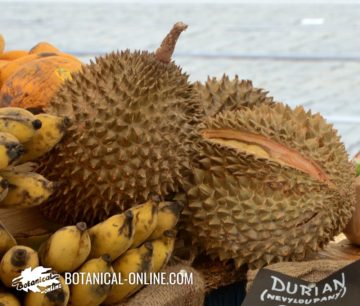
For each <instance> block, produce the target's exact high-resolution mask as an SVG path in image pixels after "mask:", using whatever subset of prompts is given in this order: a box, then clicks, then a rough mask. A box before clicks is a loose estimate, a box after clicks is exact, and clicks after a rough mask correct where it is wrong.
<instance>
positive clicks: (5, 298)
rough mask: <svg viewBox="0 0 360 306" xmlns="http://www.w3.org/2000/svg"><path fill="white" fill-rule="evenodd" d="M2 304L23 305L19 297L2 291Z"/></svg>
mask: <svg viewBox="0 0 360 306" xmlns="http://www.w3.org/2000/svg"><path fill="white" fill-rule="evenodd" d="M0 305H1V306H21V303H20V301H19V300H18V298H17V297H16V296H15V295H14V294H12V293H9V292H1V293H0Z"/></svg>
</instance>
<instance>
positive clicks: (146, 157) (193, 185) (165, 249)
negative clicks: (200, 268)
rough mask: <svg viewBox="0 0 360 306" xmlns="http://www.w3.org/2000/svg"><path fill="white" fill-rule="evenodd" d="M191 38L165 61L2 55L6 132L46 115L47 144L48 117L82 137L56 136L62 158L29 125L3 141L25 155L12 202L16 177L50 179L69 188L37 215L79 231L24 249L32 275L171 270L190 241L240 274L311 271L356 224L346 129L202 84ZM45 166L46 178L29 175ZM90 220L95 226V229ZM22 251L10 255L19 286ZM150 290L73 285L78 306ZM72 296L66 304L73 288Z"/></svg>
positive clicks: (43, 47) (226, 84)
mask: <svg viewBox="0 0 360 306" xmlns="http://www.w3.org/2000/svg"><path fill="white" fill-rule="evenodd" d="M186 28H187V26H186V25H185V24H183V23H181V22H179V23H176V24H175V25H174V27H173V28H172V29H171V31H170V32H169V34H168V35H167V36H166V37H165V39H164V40H163V42H162V43H161V46H160V47H159V48H158V49H157V50H156V51H155V52H148V51H134V52H131V51H130V50H124V51H118V52H113V53H110V54H107V55H105V56H103V57H99V58H96V61H95V62H91V63H90V64H88V65H82V64H81V62H80V61H79V60H77V59H74V58H73V56H71V55H69V54H65V53H63V52H61V51H59V50H58V49H57V48H55V47H54V46H52V45H50V44H48V43H40V44H39V45H37V46H35V47H34V48H32V49H31V50H30V51H29V52H27V51H8V52H4V53H2V54H0V86H1V88H0V106H2V107H5V108H3V109H0V120H1V112H10V113H11V112H12V110H13V111H14V112H15V111H16V112H17V113H19V114H20V113H21V114H23V113H25V112H27V113H29V112H28V111H29V110H30V111H32V112H33V113H38V115H32V116H34V117H35V119H36V120H40V121H41V122H42V127H41V128H38V130H36V128H37V126H39V124H37V123H34V121H31V122H32V123H33V124H32V128H33V130H36V131H35V133H34V135H36V134H37V133H41V131H42V129H43V128H44V127H45V125H46V124H45V123H46V120H45V118H44V117H46V118H47V116H53V117H51V118H54V119H52V120H59V121H61V122H62V124H61V125H62V126H66V125H68V127H67V129H66V133H65V135H64V137H62V136H63V134H64V131H65V129H63V128H61V129H57V130H56V129H55V128H54V125H52V126H51V127H50V125H49V127H48V128H46V127H45V129H46V130H49V131H51V133H50V134H49V133H46V134H45V135H44V136H43V138H44V139H45V138H49V139H52V140H54V141H52V142H51V143H52V145H51V148H50V146H45V145H44V143H45V142H48V141H43V142H42V143H43V146H44V147H46V150H45V148H42V149H37V150H36V152H34V151H31V148H34V147H38V146H39V147H41V145H35V143H37V141H36V140H35V138H34V137H35V136H34V137H33V138H31V137H29V139H19V137H22V136H23V132H21V133H18V134H15V132H14V131H15V130H16V129H15V128H13V127H15V126H17V125H16V124H15V123H13V124H12V125H9V124H5V123H4V124H3V125H1V121H0V132H3V133H4V132H5V133H8V134H11V135H12V136H8V137H10V138H11V137H15V139H16V138H17V139H18V142H16V141H15V143H16V144H17V145H20V146H22V147H21V149H16V148H15V147H16V146H15V147H14V146H13V147H14V148H13V149H12V150H13V151H16V152H17V153H16V154H8V155H9V157H7V158H8V162H7V163H6V159H5V162H4V168H5V169H4V171H0V175H1V176H4V179H6V180H8V182H9V188H8V189H9V190H8V194H7V196H4V199H3V200H2V201H4V203H9V202H8V201H10V200H9V199H8V200H7V198H8V197H9V195H11V186H12V184H13V183H12V182H13V181H14V179H13V176H14V173H16V174H17V175H19V174H18V173H21V174H20V176H24V174H23V173H24V172H22V171H21V170H18V169H28V168H29V167H36V171H37V172H38V173H40V174H41V175H44V176H46V177H47V178H48V179H49V180H52V181H54V182H56V184H55V185H56V186H55V185H54V184H51V183H49V184H50V186H51V187H49V188H45V189H51V190H50V191H49V192H48V193H46V196H43V193H40V194H41V195H42V197H40V198H39V197H36V199H32V200H31V201H32V202H31V203H32V204H31V203H30V202H27V203H28V204H26V205H28V206H29V205H38V204H40V202H43V204H41V206H40V208H41V212H42V213H43V214H44V215H45V216H46V217H47V218H49V219H50V220H56V221H58V222H62V223H64V225H70V226H67V227H65V228H64V229H62V230H60V231H57V232H56V233H54V234H53V236H51V238H50V239H49V240H48V241H47V242H45V243H44V244H43V245H42V246H41V247H40V249H39V250H38V252H39V253H38V255H37V253H36V252H35V251H34V250H28V249H24V248H21V247H20V249H21V250H22V251H20V254H23V253H24V252H25V253H26V254H28V253H29V254H31V256H28V258H29V259H30V258H34V260H33V262H32V263H31V264H30V265H29V266H31V265H33V266H36V265H37V264H38V263H39V262H40V264H42V265H44V266H45V267H50V268H53V269H54V270H55V271H57V272H58V273H64V272H66V271H67V272H71V271H76V270H78V269H79V270H78V271H85V272H89V273H90V271H99V270H101V271H104V270H105V271H115V272H120V273H121V274H124V275H126V274H127V273H130V272H136V271H144V270H145V271H146V272H149V271H159V270H160V269H161V268H162V267H163V266H164V264H166V262H167V261H168V259H169V256H170V255H171V253H172V249H173V248H174V241H175V232H179V235H178V237H176V239H177V242H179V243H178V244H179V245H181V248H180V247H179V248H176V251H177V254H184V252H183V251H184V250H185V251H186V250H187V251H188V253H190V254H191V256H190V257H191V258H195V257H197V258H199V257H200V256H204V255H205V256H207V260H209V261H210V262H211V261H212V260H216V261H217V262H220V263H221V264H222V265H227V266H226V269H224V270H226V271H229V266H230V269H232V270H234V271H237V270H236V269H238V268H240V267H243V266H244V265H246V266H247V267H249V268H259V267H263V266H264V265H267V264H270V263H273V262H279V261H301V260H303V259H304V258H305V257H306V256H307V255H309V254H311V253H314V252H317V251H318V250H320V249H321V248H322V247H324V246H325V245H326V244H327V243H328V242H329V241H330V240H331V239H332V238H333V237H334V236H336V235H337V234H339V233H340V232H341V231H342V230H343V229H344V228H345V226H346V225H347V223H348V222H349V220H350V219H351V216H352V212H353V208H354V203H355V195H354V192H353V189H354V182H355V170H354V167H353V165H352V163H351V162H350V161H349V158H348V154H347V152H346V150H345V148H344V145H343V144H342V142H341V140H340V137H339V136H338V134H337V131H336V130H335V129H334V128H333V126H332V125H331V124H328V123H327V122H326V121H325V119H324V118H323V117H322V116H321V115H320V114H312V113H311V112H310V111H305V110H304V109H303V107H296V108H291V107H289V106H287V105H286V104H283V103H280V102H276V101H274V99H273V98H272V97H270V96H268V93H267V92H266V91H264V90H262V89H259V88H255V87H253V84H252V82H251V81H248V80H241V79H239V78H238V77H237V76H236V77H235V78H233V79H231V78H229V77H228V76H226V75H224V76H223V77H222V78H221V79H217V78H209V79H208V80H207V81H206V82H205V83H201V82H195V83H191V82H190V81H189V80H188V75H187V74H186V73H184V72H183V71H182V70H181V68H180V67H179V66H177V65H176V64H175V63H174V62H173V61H172V59H171V57H172V53H173V51H174V49H175V46H176V42H177V40H178V38H179V36H180V34H181V33H182V32H183V31H184V30H185V29H186ZM1 49H2V48H0V52H1ZM12 107H15V108H12ZM19 107H21V108H25V109H27V111H25V110H21V109H20V108H19ZM30 115H31V114H30ZM30 115H29V116H30ZM36 116H38V117H36ZM49 118H50V117H49ZM14 122H15V121H14ZM16 122H17V121H16ZM35 122H37V121H35ZM70 122H71V124H69V123H70ZM2 129H4V130H2ZM54 130H56V131H57V132H56V133H54ZM21 131H23V129H21ZM44 131H45V130H44ZM53 134H56V135H57V137H55V136H53ZM50 135H52V136H50ZM55 138H56V141H55ZM6 139H7V138H6ZM60 140H61V141H60ZM55 144H56V145H55ZM50 150H51V152H50ZM29 152H32V153H29ZM45 152H47V154H45ZM17 155H19V157H18V156H17ZM4 156H7V155H6V154H5V153H4ZM34 159H36V161H37V163H38V166H33V165H30V166H29V165H28V164H25V165H21V163H23V162H27V161H29V160H34ZM9 166H10V168H9ZM18 167H19V168H18ZM3 172H4V173H5V172H6V174H2V173H3ZM8 173H10V174H8ZM33 176H34V175H32V176H31V177H33ZM23 181H26V182H27V184H32V185H31V186H33V183H31V180H30V179H26V180H23ZM43 185H46V184H43ZM43 185H41V187H42V188H44V187H43ZM4 186H5V187H4V189H6V184H4ZM22 188H24V187H22ZM30 189H31V190H34V189H35V188H30ZM50 193H51V196H50ZM154 197H155V198H159V200H155V201H154ZM13 198H14V197H13V196H11V197H10V199H13ZM179 200H180V201H181V202H183V203H184V209H183V211H182V213H181V214H180V216H179V212H180V208H179V204H176V203H178V201H179ZM12 201H14V200H12ZM157 202H159V203H157ZM139 203H145V204H142V205H140V206H139ZM4 205H5V204H4ZM7 206H11V205H10V204H7ZM13 206H15V205H13ZM178 219H179V225H178V226H177V230H178V231H175V230H174V227H175V224H176V223H177V221H178ZM84 222H86V224H88V225H89V226H93V227H91V228H90V229H89V230H86V226H85V223H84ZM72 224H76V226H73V225H72ZM120 229H121V231H120V232H119V230H120ZM8 239H9V241H10V240H11V239H10V238H8ZM180 242H181V243H180ZM80 245H81V247H80V248H79V246H80ZM18 249H19V247H18V246H17V247H16V246H15V248H13V249H10V250H8V251H7V253H6V254H5V255H4V257H3V263H2V264H1V267H3V266H4V268H5V267H6V269H5V270H0V276H1V279H2V280H3V283H4V284H5V285H9V281H8V280H9V279H10V277H13V276H14V275H13V274H9V273H10V272H9V271H13V270H14V269H13V267H12V266H11V259H10V264H9V258H11V256H12V254H14V252H15V253H16V252H17V250H18ZM27 252H28V253H27ZM14 256H15V255H14ZM16 256H19V255H16ZM37 256H38V257H37ZM179 256H180V255H179ZM37 258H39V260H38V259H37ZM86 260H87V261H86ZM30 261H31V260H30ZM85 261H86V262H85ZM84 262H85V263H84ZM110 262H111V265H110ZM194 262H196V261H194ZM26 267H27V266H26ZM22 268H25V266H22ZM1 269H2V268H1ZM11 273H12V272H11ZM2 274H3V275H4V276H2ZM9 275H10V276H9ZM220 283H221V282H220ZM220 283H219V285H220ZM138 289H140V288H139V287H132V286H128V285H126V284H125V285H122V286H113V287H112V288H103V287H102V288H101V290H100V289H99V290H97V289H96V288H95V289H94V288H90V287H87V286H81V285H79V286H73V288H70V301H71V305H99V304H100V303H102V302H103V301H104V303H105V304H109V303H114V302H118V301H121V300H123V299H124V298H127V297H129V296H130V295H131V294H132V293H134V292H135V291H137V290H138ZM63 291H64V292H63V293H62V294H61V295H62V296H63V297H66V298H64V303H63V304H62V305H66V303H67V299H68V297H69V290H68V289H67V288H66V286H64V288H63ZM93 292H97V294H98V295H97V296H96V297H95V296H93ZM44 298H46V295H45V296H40V295H39V294H36V293H35V294H28V295H26V298H25V301H26V303H28V304H27V305H40V304H41V302H40V301H39V300H38V299H44ZM88 299H91V300H92V301H94V302H93V303H92V304H91V303H90V302H89V304H86V303H85V301H87V300H88ZM34 301H35V302H34ZM79 301H80V302H79ZM42 305H46V304H45V303H43V304H42Z"/></svg>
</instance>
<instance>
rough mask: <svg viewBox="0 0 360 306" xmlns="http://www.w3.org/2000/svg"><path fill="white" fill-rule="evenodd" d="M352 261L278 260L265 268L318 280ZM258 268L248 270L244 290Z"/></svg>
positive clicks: (308, 280)
mask: <svg viewBox="0 0 360 306" xmlns="http://www.w3.org/2000/svg"><path fill="white" fill-rule="evenodd" d="M352 262H354V261H353V260H323V259H321V260H312V261H303V262H280V263H276V264H273V265H270V266H267V267H266V268H265V269H269V270H272V271H276V272H280V273H283V274H286V275H289V276H292V277H297V278H300V279H302V280H304V281H307V282H318V281H320V280H322V279H324V278H326V277H327V276H329V275H330V274H332V273H334V272H336V271H337V270H340V269H342V268H344V267H345V266H347V265H349V264H351V263H352ZM258 272H259V270H249V271H248V273H247V281H248V282H247V286H246V291H249V290H250V289H251V286H252V284H253V282H254V279H255V277H256V275H257V273H258Z"/></svg>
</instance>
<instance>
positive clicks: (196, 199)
mask: <svg viewBox="0 0 360 306" xmlns="http://www.w3.org/2000/svg"><path fill="white" fill-rule="evenodd" d="M197 135H198V140H197V141H196V142H194V145H193V178H192V180H191V181H190V182H189V184H188V186H187V188H186V189H187V196H188V206H187V208H186V209H185V212H184V216H183V222H184V224H185V225H184V227H185V229H186V231H187V232H188V233H189V236H190V237H191V239H192V243H193V245H194V247H195V246H197V247H198V248H199V250H200V251H203V252H205V253H206V254H208V255H210V256H211V257H212V258H213V259H217V258H218V259H220V260H221V261H223V262H227V261H229V260H234V261H235V263H236V265H237V266H238V267H239V266H241V265H242V264H248V265H249V267H250V268H255V267H261V266H264V265H266V264H269V263H271V262H278V261H284V260H302V259H304V257H305V256H306V255H307V254H310V253H311V252H313V251H318V250H319V248H321V247H323V246H324V245H325V244H326V243H327V242H329V240H330V239H332V238H333V237H334V236H335V235H337V234H339V233H340V232H341V231H342V229H343V228H344V227H345V225H346V224H347V222H348V221H349V219H350V217H351V214H352V210H353V207H354V200H355V199H354V191H353V183H354V177H355V176H354V170H353V167H352V165H351V163H350V162H349V161H348V155H347V153H346V151H345V148H344V145H343V144H342V143H341V141H340V138H339V137H338V135H337V133H336V131H335V130H334V129H333V127H332V125H330V124H328V123H326V121H325V120H324V119H323V118H322V117H321V116H320V115H319V114H311V113H310V112H305V111H304V109H303V108H302V107H297V108H295V109H291V108H290V107H288V106H285V105H283V104H281V103H277V104H275V105H272V106H270V105H268V104H261V105H256V106H253V107H252V108H246V109H242V110H240V111H225V112H222V113H220V114H218V115H216V116H213V117H207V118H206V119H204V121H203V122H202V123H201V124H200V125H199V126H198V131H197Z"/></svg>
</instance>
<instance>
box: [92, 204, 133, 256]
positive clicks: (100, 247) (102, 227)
mask: <svg viewBox="0 0 360 306" xmlns="http://www.w3.org/2000/svg"><path fill="white" fill-rule="evenodd" d="M89 235H90V239H91V252H90V257H89V258H97V257H100V256H101V255H103V254H109V256H110V257H111V258H113V259H114V260H115V259H116V258H118V257H119V256H120V255H121V254H123V253H124V252H125V251H127V249H128V248H129V247H130V246H131V244H132V242H133V239H134V217H133V213H132V212H131V211H130V210H128V211H125V212H124V213H122V214H118V215H114V216H112V217H110V218H109V219H106V220H105V221H103V222H101V223H99V224H96V225H95V226H93V227H91V228H90V229H89Z"/></svg>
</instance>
